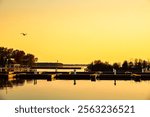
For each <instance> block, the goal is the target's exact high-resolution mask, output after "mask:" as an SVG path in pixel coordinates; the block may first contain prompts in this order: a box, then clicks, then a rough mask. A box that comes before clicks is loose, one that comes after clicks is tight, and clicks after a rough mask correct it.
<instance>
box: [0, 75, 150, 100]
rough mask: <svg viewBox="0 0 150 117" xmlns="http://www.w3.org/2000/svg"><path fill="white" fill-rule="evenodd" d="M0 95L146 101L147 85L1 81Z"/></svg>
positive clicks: (10, 96) (133, 83)
mask: <svg viewBox="0 0 150 117" xmlns="http://www.w3.org/2000/svg"><path fill="white" fill-rule="evenodd" d="M0 91H1V93H0V99H150V98H149V97H150V92H149V91H150V82H149V81H140V82H135V81H133V80H132V81H121V80H105V81H104V80H95V81H91V80H76V79H72V80H51V81H48V80H46V79H45V80H40V79H39V80H37V79H21V78H17V79H15V78H14V79H3V78H1V79H0Z"/></svg>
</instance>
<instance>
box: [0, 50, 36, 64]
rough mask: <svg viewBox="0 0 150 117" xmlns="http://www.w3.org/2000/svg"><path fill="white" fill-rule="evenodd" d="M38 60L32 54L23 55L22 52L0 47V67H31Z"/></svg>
mask: <svg viewBox="0 0 150 117" xmlns="http://www.w3.org/2000/svg"><path fill="white" fill-rule="evenodd" d="M37 60H38V58H36V57H35V56H34V55H33V54H30V53H27V54H26V53H25V52H24V51H23V50H18V49H16V50H14V49H12V48H6V47H0V66H1V67H4V66H5V65H6V64H12V63H13V64H20V65H27V66H31V65H32V64H33V63H35V62H36V61H37Z"/></svg>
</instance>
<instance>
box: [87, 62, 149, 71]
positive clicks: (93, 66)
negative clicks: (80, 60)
mask: <svg viewBox="0 0 150 117" xmlns="http://www.w3.org/2000/svg"><path fill="white" fill-rule="evenodd" d="M143 68H145V69H149V68H150V61H146V60H142V59H134V60H133V61H127V60H125V61H124V62H123V63H122V64H121V63H117V62H115V63H113V64H109V63H108V62H102V61H101V60H95V61H94V62H92V63H90V64H89V65H88V67H87V70H88V71H112V70H113V69H116V70H122V71H141V70H142V69H143Z"/></svg>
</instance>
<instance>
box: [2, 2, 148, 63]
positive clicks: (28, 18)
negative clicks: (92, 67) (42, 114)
mask: <svg viewBox="0 0 150 117" xmlns="http://www.w3.org/2000/svg"><path fill="white" fill-rule="evenodd" d="M21 32H26V33H28V35H27V36H26V37H23V36H22V35H20V33H21ZM0 40H1V43H0V46H4V47H8V48H14V49H21V50H24V51H26V52H29V53H33V54H35V55H36V56H37V57H38V58H39V61H52V62H56V61H57V60H59V61H60V62H63V63H90V62H91V61H93V60H95V59H101V60H104V61H105V60H106V61H109V62H114V61H123V60H125V59H128V60H129V59H131V58H142V59H149V58H150V0H1V1H0Z"/></svg>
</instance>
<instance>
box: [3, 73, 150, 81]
mask: <svg viewBox="0 0 150 117" xmlns="http://www.w3.org/2000/svg"><path fill="white" fill-rule="evenodd" d="M9 77H14V78H17V79H47V80H52V79H56V80H91V81H96V80H135V81H141V80H150V73H138V74H98V73H90V72H85V73H84V72H81V73H72V74H69V73H68V72H62V73H60V72H59V73H57V72H43V73H39V72H36V73H34V72H0V79H1V78H6V79H8V78H9Z"/></svg>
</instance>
